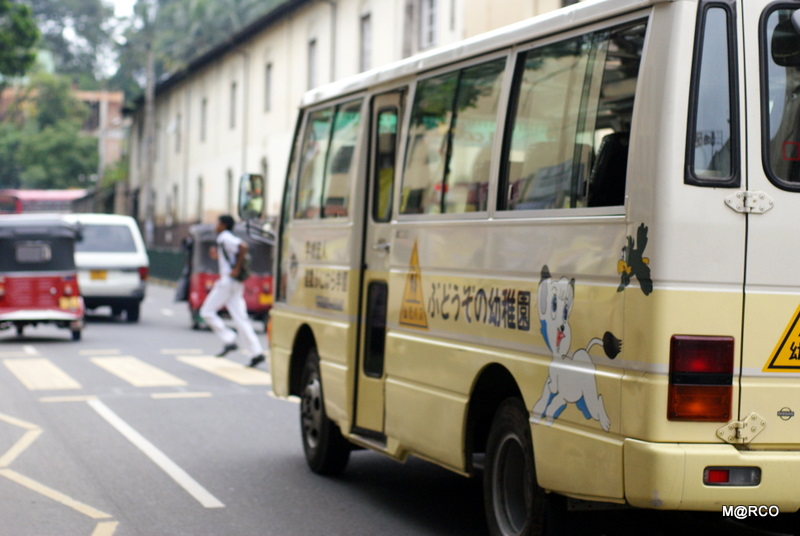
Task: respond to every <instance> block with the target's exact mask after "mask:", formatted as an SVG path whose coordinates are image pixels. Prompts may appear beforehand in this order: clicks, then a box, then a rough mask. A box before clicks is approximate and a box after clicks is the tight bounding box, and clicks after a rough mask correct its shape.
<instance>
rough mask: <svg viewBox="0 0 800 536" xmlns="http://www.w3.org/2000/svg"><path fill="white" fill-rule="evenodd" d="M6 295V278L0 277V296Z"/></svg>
mask: <svg viewBox="0 0 800 536" xmlns="http://www.w3.org/2000/svg"><path fill="white" fill-rule="evenodd" d="M5 297H6V278H5V277H0V298H5Z"/></svg>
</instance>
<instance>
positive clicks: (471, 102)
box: [401, 58, 506, 214]
mask: <svg viewBox="0 0 800 536" xmlns="http://www.w3.org/2000/svg"><path fill="white" fill-rule="evenodd" d="M505 63H506V60H505V58H503V59H502V60H495V61H492V62H488V63H484V64H481V65H477V66H474V67H468V68H465V69H462V70H461V71H459V72H454V73H447V74H445V75H443V76H439V77H436V78H431V79H428V80H424V81H422V82H420V83H419V85H418V87H417V95H416V98H415V102H414V110H413V112H412V120H411V130H410V131H409V142H408V147H409V149H408V158H407V163H406V171H405V174H404V177H403V199H402V203H401V212H402V213H403V214H419V213H429V214H437V213H461V212H476V211H485V210H486V200H487V195H488V184H489V169H490V159H491V150H492V144H493V142H494V134H495V128H496V124H497V108H498V102H499V99H500V89H501V84H502V77H503V70H504V69H505Z"/></svg>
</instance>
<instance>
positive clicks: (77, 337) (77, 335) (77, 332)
mask: <svg viewBox="0 0 800 536" xmlns="http://www.w3.org/2000/svg"><path fill="white" fill-rule="evenodd" d="M72 340H73V341H79V340H81V330H79V329H73V330H72Z"/></svg>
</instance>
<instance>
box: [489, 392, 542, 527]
mask: <svg viewBox="0 0 800 536" xmlns="http://www.w3.org/2000/svg"><path fill="white" fill-rule="evenodd" d="M483 497H484V499H483V500H484V507H485V510H486V521H487V523H488V525H489V532H490V534H492V535H493V536H533V535H536V536H538V535H542V534H545V507H546V502H547V501H546V497H545V492H544V490H542V488H540V487H539V485H538V484H537V483H536V469H535V467H534V462H533V442H532V440H531V429H530V423H529V422H528V411H527V410H526V409H525V406H524V404H523V403H522V401H521V400H520V399H518V398H509V399H507V400H505V401H504V402H503V403H502V404H501V405H500V407H499V409H498V410H497V412H496V413H495V416H494V419H493V421H492V425H491V428H490V430H489V439H488V441H487V445H486V460H485V469H484V475H483Z"/></svg>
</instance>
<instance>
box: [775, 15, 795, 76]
mask: <svg viewBox="0 0 800 536" xmlns="http://www.w3.org/2000/svg"><path fill="white" fill-rule="evenodd" d="M772 61H774V62H775V63H776V64H778V65H780V66H781V67H800V9H798V10H795V11H794V13H792V16H791V17H790V18H788V19H784V20H782V21H780V22H779V23H778V25H777V26H776V27H775V31H774V33H773V34H772Z"/></svg>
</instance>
